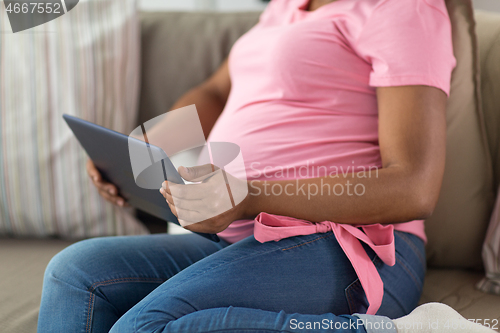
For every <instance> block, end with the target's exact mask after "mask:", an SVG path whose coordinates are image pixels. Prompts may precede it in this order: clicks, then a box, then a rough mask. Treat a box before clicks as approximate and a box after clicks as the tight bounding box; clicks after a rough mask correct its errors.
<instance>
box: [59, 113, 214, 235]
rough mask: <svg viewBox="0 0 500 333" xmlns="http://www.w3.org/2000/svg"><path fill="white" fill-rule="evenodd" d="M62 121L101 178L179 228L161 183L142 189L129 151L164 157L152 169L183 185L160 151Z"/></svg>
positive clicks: (83, 123)
mask: <svg viewBox="0 0 500 333" xmlns="http://www.w3.org/2000/svg"><path fill="white" fill-rule="evenodd" d="M63 118H64V120H65V121H66V123H67V124H68V126H69V127H70V129H71V130H72V131H73V133H74V134H75V136H76V138H77V139H78V141H79V142H80V144H81V145H82V147H83V149H85V151H86V152H87V154H88V156H89V157H90V159H91V160H92V161H93V162H94V165H95V166H96V168H97V169H98V170H99V172H100V173H101V175H102V177H103V178H104V179H105V180H106V181H108V182H110V183H112V184H114V185H115V186H116V187H117V188H118V191H119V194H120V196H122V197H123V198H125V199H126V200H127V202H128V203H129V204H130V205H131V206H133V207H135V208H138V209H141V210H143V211H145V212H147V213H149V214H151V215H153V216H156V217H158V218H160V219H162V220H165V221H170V222H173V223H175V224H177V225H180V224H179V221H178V220H177V217H176V216H175V215H174V214H172V212H171V211H170V208H169V207H168V204H167V202H166V201H165V198H164V197H163V195H161V193H160V192H159V189H160V187H161V181H160V180H158V184H156V183H155V184H154V186H155V187H153V189H148V188H144V187H139V186H138V185H137V183H136V179H135V178H134V173H133V170H132V164H131V159H130V153H129V149H135V148H138V147H140V146H141V145H142V146H146V148H147V150H148V152H150V154H153V155H155V156H161V157H162V158H161V160H160V161H159V163H155V164H154V165H151V167H152V168H158V170H156V171H159V172H160V174H161V175H163V176H162V178H164V179H162V180H169V181H172V182H175V183H178V184H184V181H183V179H182V177H181V176H180V175H179V173H178V172H177V170H176V169H175V167H174V165H173V164H172V162H171V161H170V159H169V158H168V156H167V154H166V153H165V152H164V151H163V150H162V149H161V148H159V147H156V146H154V145H150V144H148V143H146V142H144V141H141V140H137V139H134V138H129V136H128V135H125V134H122V133H118V132H115V131H113V130H110V129H108V128H105V127H102V126H99V125H96V124H94V123H91V122H88V121H86V120H83V119H80V118H77V117H73V116H70V115H67V114H65V115H63ZM129 145H131V148H129ZM132 146H134V147H135V148H134V147H132ZM142 149H144V148H142ZM160 162H161V163H160ZM140 177H141V175H139V177H138V179H137V181H142V182H144V181H147V180H149V181H151V177H149V178H148V177H145V179H146V180H144V179H142V180H140V179H139V178H140ZM146 187H147V186H146ZM197 234H199V235H201V236H203V237H205V238H208V239H210V240H212V241H215V242H218V241H219V237H218V236H217V235H215V234H205V233H197Z"/></svg>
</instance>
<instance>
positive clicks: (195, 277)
mask: <svg viewBox="0 0 500 333" xmlns="http://www.w3.org/2000/svg"><path fill="white" fill-rule="evenodd" d="M395 236H396V258H397V259H396V265H395V266H393V267H390V266H387V265H385V264H384V263H383V262H382V261H381V260H380V259H379V258H378V257H377V256H376V255H375V254H374V253H373V251H372V250H371V249H370V248H368V247H365V250H366V251H367V253H368V255H369V256H370V258H372V260H373V262H374V263H375V265H376V267H377V269H378V271H379V273H380V275H381V277H382V280H383V281H384V289H385V293H384V299H383V302H382V306H381V308H380V310H379V312H378V314H380V315H384V316H387V317H390V318H396V317H400V316H403V315H406V314H407V313H409V312H410V311H411V310H412V309H413V308H414V307H415V306H416V305H417V302H418V300H419V297H420V294H421V291H422V283H423V279H424V275H425V250H424V244H423V242H422V240H420V239H419V238H418V237H416V236H413V235H411V234H407V233H403V232H395ZM366 307H367V304H366V297H365V295H364V292H363V290H362V288H361V285H360V283H359V281H358V280H357V277H356V274H355V272H354V270H353V268H352V266H351V264H350V262H349V261H348V259H347V257H346V256H345V254H344V252H343V251H342V249H341V248H340V246H339V244H338V243H337V241H336V239H335V236H334V235H333V233H331V232H330V233H326V234H313V235H308V236H297V237H290V238H286V239H282V240H280V241H278V242H267V243H263V244H261V243H259V242H257V241H256V240H255V238H254V237H253V236H250V237H248V238H246V239H244V240H242V241H240V242H237V243H235V244H231V245H230V244H228V243H226V242H224V241H221V242H220V243H214V242H211V241H209V240H207V239H205V238H203V237H200V236H198V235H196V234H186V235H166V234H164V235H151V236H129V237H107V238H94V239H90V240H85V241H81V242H78V243H76V244H74V245H72V246H70V247H68V248H67V249H65V250H63V251H62V252H60V253H59V254H57V255H56V256H55V257H54V258H53V259H52V260H51V262H50V263H49V265H48V267H47V270H46V273H45V277H44V286H43V294H42V302H41V308H40V315H39V321H38V332H39V333H46V332H64V333H66V332H81V333H87V332H93V333H96V332H108V331H110V332H113V333H117V332H118V333H126V332H183V333H186V332H189V333H196V332H305V331H308V332H311V331H314V332H338V331H340V332H366V331H367V330H365V328H364V327H363V325H358V324H356V323H359V321H358V317H356V316H352V315H351V314H353V313H356V312H359V313H364V311H365V310H366ZM308 323H309V324H308ZM308 325H309V326H308ZM335 327H337V328H340V327H342V328H344V329H341V330H334V329H333V328H335ZM308 328H309V329H308ZM316 329H317V330H316ZM368 332H370V330H368Z"/></svg>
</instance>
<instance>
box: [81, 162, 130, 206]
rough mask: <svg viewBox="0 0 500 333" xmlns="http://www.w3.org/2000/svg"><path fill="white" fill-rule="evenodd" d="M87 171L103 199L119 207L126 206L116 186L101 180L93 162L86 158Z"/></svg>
mask: <svg viewBox="0 0 500 333" xmlns="http://www.w3.org/2000/svg"><path fill="white" fill-rule="evenodd" d="M87 173H88V175H89V177H90V179H92V183H94V185H95V187H97V190H98V191H99V194H100V195H101V196H102V197H103V198H104V199H106V200H107V201H109V202H111V203H112V204H114V205H117V206H120V207H125V206H128V204H127V203H126V202H125V199H124V198H122V197H120V196H119V195H118V189H117V188H116V186H115V185H113V184H111V183H108V182H105V181H103V179H102V176H101V173H100V172H99V170H97V168H96V167H95V165H94V163H93V162H92V160H90V159H89V160H87Z"/></svg>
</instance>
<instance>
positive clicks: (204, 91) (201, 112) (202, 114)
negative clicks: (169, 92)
mask: <svg viewBox="0 0 500 333" xmlns="http://www.w3.org/2000/svg"><path fill="white" fill-rule="evenodd" d="M230 91H231V79H230V77H229V68H228V61H227V59H226V60H225V61H224V62H223V63H222V65H221V66H220V67H219V69H218V70H217V71H216V72H215V73H214V74H213V75H212V76H211V77H210V78H208V79H207V80H206V81H205V82H203V83H202V84H200V85H199V86H197V87H195V88H193V89H191V90H189V91H188V92H187V93H185V94H184V95H183V96H182V97H181V98H179V100H177V102H176V103H175V104H174V105H173V106H172V110H176V109H179V108H182V107H184V106H188V105H193V104H195V105H196V109H197V111H198V117H199V118H200V122H201V127H202V128H203V134H204V135H205V139H206V138H207V137H208V135H209V134H210V131H211V130H212V128H213V126H214V124H215V122H216V121H217V118H219V116H220V114H221V113H222V110H223V109H224V106H225V105H226V102H227V99H228V97H229V92H230ZM179 122H180V123H182V119H179ZM170 127H171V128H173V129H174V130H175V129H178V127H179V126H177V125H176V119H173V118H172V117H165V119H164V120H163V121H162V122H160V123H158V124H156V125H155V126H154V127H153V128H152V129H150V130H149V131H148V139H149V141H150V142H154V143H155V144H157V145H158V146H160V147H171V145H172V144H174V143H172V142H168V143H165V144H163V142H162V140H163V137H165V135H164V133H165V131H166V130H169V128H170ZM169 149H172V148H169ZM173 150H175V149H173ZM166 153H167V155H172V154H174V153H175V151H170V152H166Z"/></svg>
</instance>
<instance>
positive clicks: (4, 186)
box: [0, 0, 147, 238]
mask: <svg viewBox="0 0 500 333" xmlns="http://www.w3.org/2000/svg"><path fill="white" fill-rule="evenodd" d="M139 38H140V33H139V24H138V18H137V10H136V2H135V0H86V1H80V2H79V4H78V5H77V6H76V7H75V8H73V9H72V10H71V11H68V12H67V13H66V14H65V15H63V16H61V17H59V18H57V19H54V20H52V21H50V22H48V23H46V24H43V25H39V26H37V27H34V28H32V29H28V30H25V31H21V32H19V33H13V32H12V29H11V26H10V25H9V20H8V18H7V13H6V10H5V6H2V5H0V235H4V236H36V237H45V236H60V237H65V238H86V237H95V236H106V235H125V234H141V233H146V232H147V231H146V228H145V227H144V226H143V225H142V224H140V223H139V222H138V221H137V220H136V219H135V218H134V217H133V216H132V215H131V214H130V212H128V211H126V210H123V209H120V208H117V207H114V206H112V205H111V204H109V203H107V202H105V201H104V200H103V199H102V198H101V197H100V196H99V194H98V192H97V190H96V189H95V188H94V186H93V185H92V184H91V182H90V180H89V179H88V176H87V174H86V171H85V162H86V159H87V157H86V155H85V152H84V151H83V149H82V148H81V147H80V146H79V144H78V142H77V140H76V139H75V137H74V136H73V134H72V133H71V131H70V130H69V128H68V127H67V126H66V124H65V123H64V121H63V119H62V114H63V113H68V114H70V115H74V116H77V117H80V118H83V119H86V120H88V121H91V122H95V123H97V124H99V125H102V126H105V127H108V128H112V129H114V130H116V131H119V132H123V133H129V132H130V131H131V130H132V129H133V128H134V127H135V126H134V122H135V119H136V116H137V103H138V84H139V52H140V50H139V48H140V40H139Z"/></svg>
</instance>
